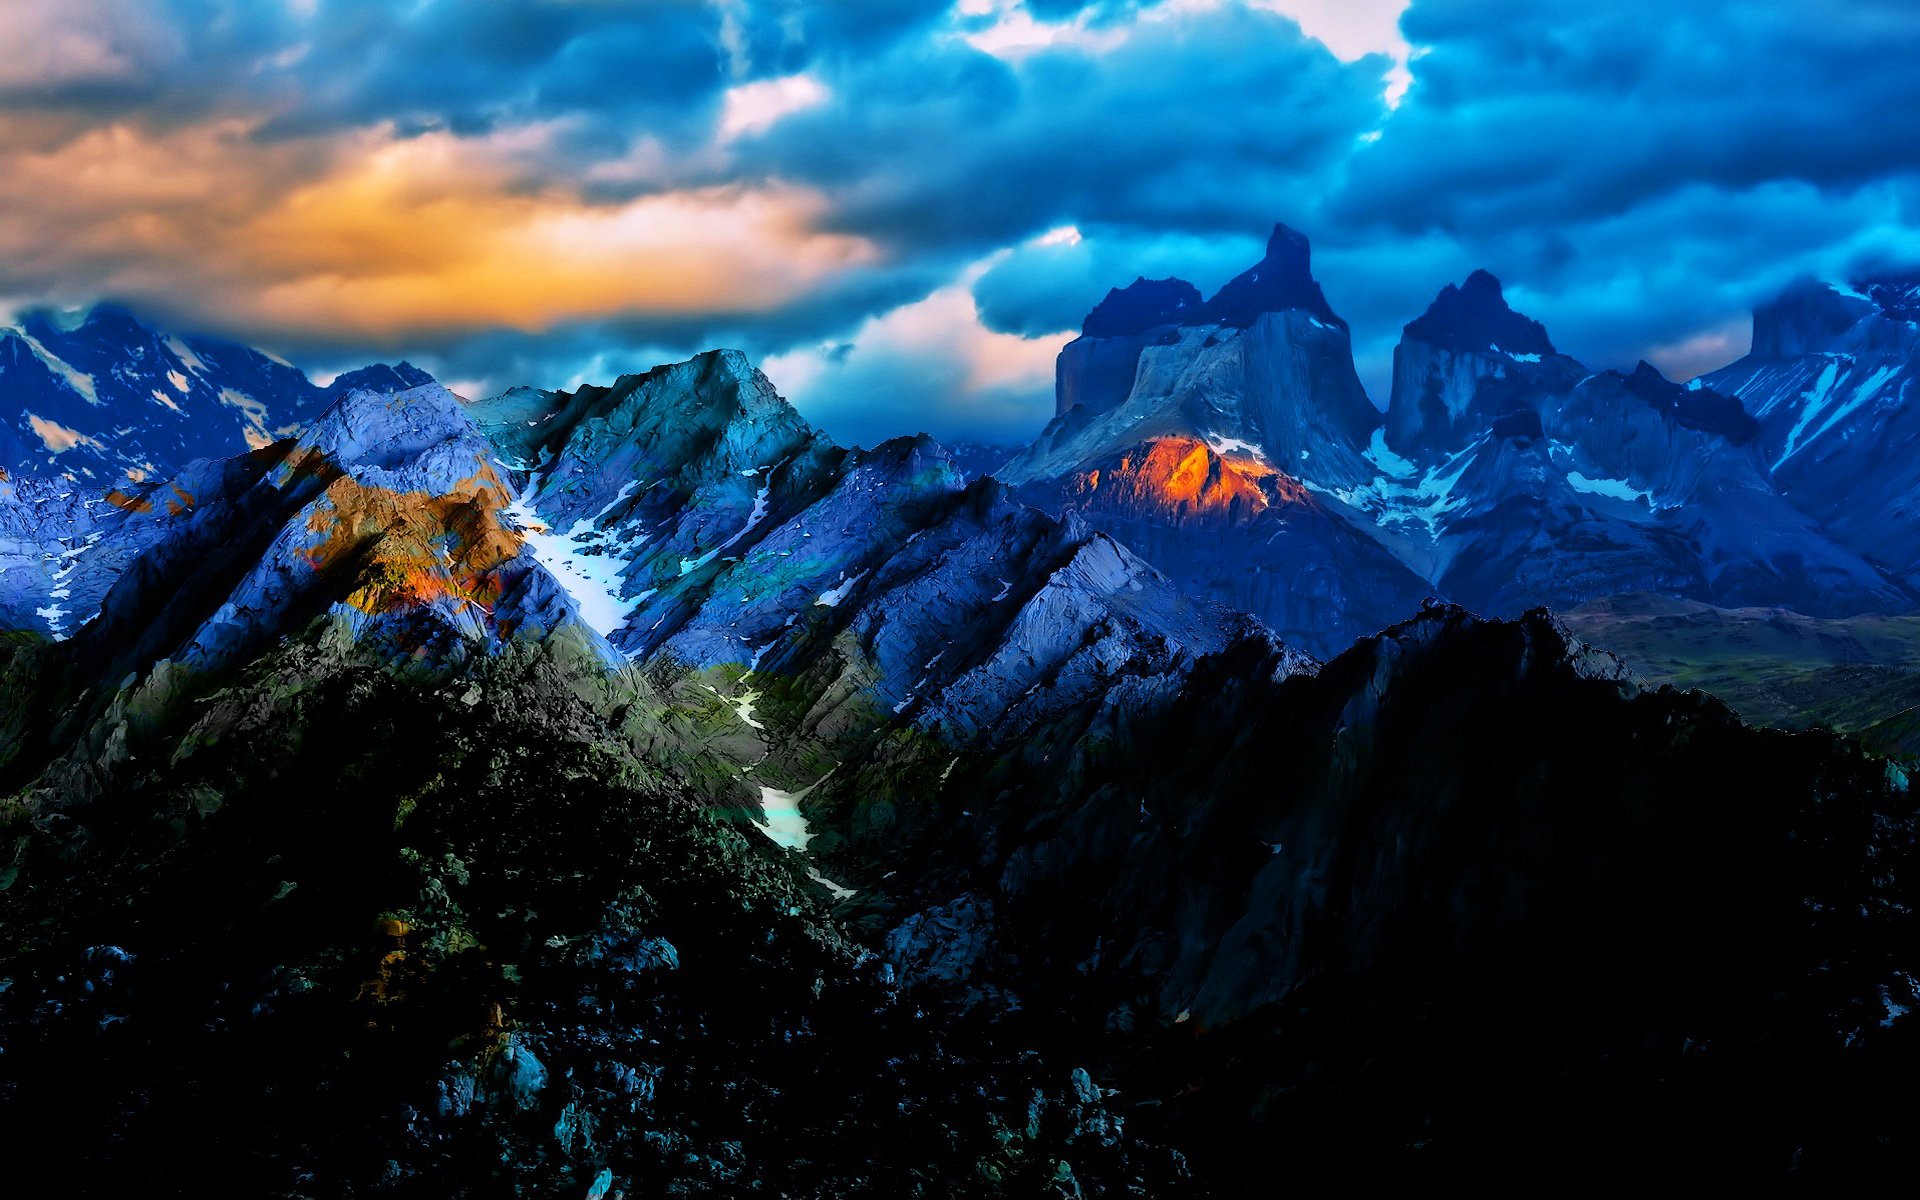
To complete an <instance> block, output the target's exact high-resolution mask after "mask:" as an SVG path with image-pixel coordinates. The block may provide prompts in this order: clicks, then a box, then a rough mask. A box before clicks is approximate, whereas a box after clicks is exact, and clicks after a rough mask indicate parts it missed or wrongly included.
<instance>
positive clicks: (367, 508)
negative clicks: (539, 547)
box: [307, 462, 522, 615]
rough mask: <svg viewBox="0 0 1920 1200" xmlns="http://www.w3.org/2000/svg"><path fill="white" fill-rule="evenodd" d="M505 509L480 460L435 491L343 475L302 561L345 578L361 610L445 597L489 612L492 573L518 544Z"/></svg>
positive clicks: (330, 488) (495, 593)
mask: <svg viewBox="0 0 1920 1200" xmlns="http://www.w3.org/2000/svg"><path fill="white" fill-rule="evenodd" d="M509 502H510V493H509V491H508V490H507V487H506V485H505V484H503V483H502V482H501V481H500V478H499V476H498V475H496V474H495V473H494V470H493V468H492V467H491V466H489V465H488V464H486V463H484V462H483V463H480V464H478V469H477V470H476V471H475V473H474V474H473V475H472V476H471V477H470V478H468V479H465V480H463V481H461V482H460V483H459V484H458V485H457V486H456V487H455V488H454V489H453V490H452V491H450V492H446V493H441V494H430V493H427V492H419V491H416V492H396V491H391V490H389V489H387V488H381V487H372V486H368V485H365V484H362V483H360V482H358V481H356V480H354V479H353V478H351V477H349V476H345V475H342V476H340V477H339V478H337V479H335V480H334V481H333V482H332V483H330V484H328V485H327V490H326V493H325V497H324V500H323V501H322V502H321V503H320V504H317V505H316V506H315V507H314V510H313V513H312V516H311V517H310V518H309V519H308V528H309V529H310V530H312V531H313V532H314V533H316V534H318V535H320V540H319V542H318V544H316V545H315V546H313V547H312V548H311V549H310V550H308V551H307V561H308V563H309V564H310V565H311V566H312V567H313V568H314V570H316V571H320V572H323V573H326V574H330V575H334V576H336V577H338V578H341V579H342V580H343V581H350V582H351V583H352V584H353V585H354V586H353V590H352V591H351V592H349V593H348V595H347V597H346V602H347V603H348V604H351V605H353V606H354V607H355V608H358V609H360V610H361V611H363V612H367V613H383V612H395V611H404V610H406V609H409V608H416V607H419V606H422V605H427V604H432V603H434V602H436V601H442V600H448V601H453V602H455V603H457V604H473V605H476V606H478V607H479V608H480V610H481V611H482V612H484V613H487V614H489V615H490V614H491V612H492V609H493V605H494V602H495V601H496V600H497V599H498V598H499V594H500V581H499V579H498V578H497V576H496V573H495V572H496V569H497V568H498V567H499V566H500V565H501V564H502V563H505V562H507V561H509V560H510V559H512V558H513V557H514V556H515V555H517V554H518V553H519V552H520V545H521V541H522V539H521V535H520V534H519V533H518V532H517V531H515V530H514V529H512V528H509V527H508V526H507V525H505V524H504V523H503V522H502V521H501V514H502V513H503V511H504V510H505V509H506V507H507V505H508V503H509Z"/></svg>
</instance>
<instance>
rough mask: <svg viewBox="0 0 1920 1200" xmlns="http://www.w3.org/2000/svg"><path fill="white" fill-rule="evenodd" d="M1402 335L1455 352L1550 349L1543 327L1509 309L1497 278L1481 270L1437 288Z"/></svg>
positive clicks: (1545, 352) (1510, 352) (1537, 351)
mask: <svg viewBox="0 0 1920 1200" xmlns="http://www.w3.org/2000/svg"><path fill="white" fill-rule="evenodd" d="M1404 336H1405V337H1406V338H1408V339H1412V340H1415V341H1421V342H1426V343H1428V344H1430V345H1435V346H1440V347H1443V348H1445V349H1448V350H1456V351H1487V352H1496V351H1497V352H1501V353H1505V354H1508V355H1523V354H1524V355H1533V354H1537V355H1548V354H1553V353H1556V351H1555V350H1554V348H1553V342H1552V340H1551V339H1549V338H1548V337H1547V330H1546V327H1545V326H1543V325H1541V324H1540V322H1538V321H1535V320H1533V319H1532V318H1530V317H1527V316H1524V315H1523V314H1521V313H1518V312H1515V311H1514V310H1513V308H1512V306H1511V305H1509V304H1508V303H1507V297H1506V293H1505V291H1504V289H1503V288H1502V287H1501V285H1500V280H1499V279H1498V278H1497V277H1495V276H1494V275H1493V274H1492V273H1491V272H1489V271H1486V270H1476V271H1474V272H1473V273H1472V274H1471V275H1468V276H1467V278H1466V280H1465V281H1464V282H1462V283H1460V284H1458V285H1455V284H1451V283H1449V284H1448V285H1446V286H1445V287H1444V288H1441V289H1440V294H1439V295H1438V296H1435V297H1434V300H1433V303H1432V304H1430V305H1428V306H1427V311H1426V312H1425V313H1423V314H1421V315H1420V316H1419V317H1417V318H1416V319H1414V320H1413V321H1410V322H1408V323H1407V326H1406V329H1405V331H1404Z"/></svg>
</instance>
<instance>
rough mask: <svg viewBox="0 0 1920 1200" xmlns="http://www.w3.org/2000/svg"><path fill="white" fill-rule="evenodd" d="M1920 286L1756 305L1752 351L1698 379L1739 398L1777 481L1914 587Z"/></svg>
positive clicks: (1800, 289) (1852, 289)
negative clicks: (1754, 423) (1755, 427)
mask: <svg viewBox="0 0 1920 1200" xmlns="http://www.w3.org/2000/svg"><path fill="white" fill-rule="evenodd" d="M1917 358H1920V284H1916V283H1915V282H1914V281H1912V280H1909V279H1888V280H1878V281H1865V282H1862V283H1861V284H1860V285H1858V286H1841V285H1830V284H1820V283H1812V282H1808V283H1802V284H1798V285H1795V286H1794V287H1791V288H1788V289H1787V290H1786V291H1785V292H1784V293H1782V294H1781V295H1780V296H1779V297H1777V298H1776V299H1774V300H1773V301H1771V302H1769V303H1767V304H1765V305H1762V306H1761V307H1759V308H1757V309H1756V310H1755V311H1754V316H1753V350H1752V353H1750V354H1749V355H1748V356H1747V357H1745V358H1743V359H1741V360H1740V361H1739V362H1737V363H1734V364H1733V365H1731V366H1728V367H1725V368H1723V369H1721V370H1719V371H1715V372H1713V373H1711V374H1709V375H1706V376H1704V377H1702V379H1701V380H1700V381H1699V382H1700V383H1701V385H1703V386H1705V387H1707V388H1711V389H1713V390H1715V391H1719V392H1724V393H1726V394H1728V395H1731V396H1736V397H1738V398H1739V399H1740V401H1741V403H1742V404H1743V405H1744V407H1745V408H1746V410H1747V411H1748V412H1750V413H1752V414H1753V415H1754V416H1755V417H1756V418H1757V419H1758V421H1759V423H1760V435H1759V439H1758V441H1759V446H1760V453H1761V456H1762V457H1763V458H1764V459H1765V460H1766V463H1767V466H1768V469H1769V472H1770V474H1771V476H1772V478H1773V480H1774V481H1775V482H1776V484H1777V485H1778V486H1779V488H1780V490H1781V491H1782V492H1783V493H1784V494H1785V495H1786V496H1787V497H1788V498H1789V499H1790V500H1792V501H1793V502H1794V503H1795V504H1796V505H1797V506H1799V507H1800V508H1801V509H1802V510H1803V511H1805V512H1806V513H1807V514H1808V515H1810V516H1811V517H1813V518H1814V519H1815V520H1817V521H1819V522H1820V524H1821V525H1823V526H1824V527H1826V528H1827V529H1829V530H1831V531H1832V533H1833V534H1834V536H1835V537H1837V538H1839V539H1840V540H1841V541H1843V542H1844V543H1845V544H1846V545H1847V546H1848V547H1850V548H1851V549H1853V550H1854V551H1856V552H1858V553H1860V554H1862V555H1864V556H1865V557H1866V558H1868V559H1870V560H1872V561H1873V562H1874V563H1876V564H1878V565H1879V566H1881V567H1883V568H1885V569H1886V570H1888V571H1889V572H1891V573H1892V574H1893V575H1895V576H1896V577H1898V578H1899V579H1901V580H1903V581H1904V582H1905V583H1907V584H1908V585H1909V586H1912V585H1915V584H1920V535H1916V534H1915V533H1914V532H1913V530H1914V528H1915V522H1914V520H1913V518H1914V515H1915V514H1916V512H1920V499H1916V496H1917V495H1920V466H1917V465H1916V455H1915V453H1914V451H1915V449H1916V447H1917V446H1920V417H1916V415H1915V413H1916V406H1915V405H1914V403H1913V400H1914V398H1915V393H1914V387H1915V383H1914V381H1915V378H1916V376H1920V369H1916V366H1915V362H1916V359H1917Z"/></svg>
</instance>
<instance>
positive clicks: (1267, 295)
mask: <svg viewBox="0 0 1920 1200" xmlns="http://www.w3.org/2000/svg"><path fill="white" fill-rule="evenodd" d="M1288 309H1299V310H1301V311H1303V312H1306V313H1309V314H1311V315H1312V316H1314V317H1316V318H1318V319H1320V320H1322V321H1325V322H1327V323H1329V324H1332V325H1337V326H1338V327H1340V328H1341V329H1345V328H1346V322H1345V321H1342V320H1341V319H1340V318H1339V317H1338V316H1337V315H1335V313H1334V311H1333V309H1332V307H1331V306H1329V305H1328V304H1327V298H1326V296H1325V295H1324V294H1323V293H1322V292H1321V290H1320V285H1319V284H1318V283H1316V282H1314V278H1313V248H1312V245H1311V243H1309V242H1308V241H1307V238H1306V235H1305V234H1302V233H1301V232H1299V231H1298V230H1296V229H1293V228H1291V227H1290V226H1287V225H1284V224H1276V225H1275V226H1274V227H1273V234H1272V236H1270V237H1269V238H1268V239H1267V253H1266V257H1265V258H1262V259H1261V260H1260V261H1259V262H1257V263H1255V264H1254V265H1253V266H1252V267H1250V268H1248V269H1247V270H1246V271H1244V272H1242V273H1241V274H1239V275H1236V276H1235V277H1234V278H1232V279H1230V280H1228V281H1227V284H1226V286H1225V287H1222V288H1221V289H1220V290H1219V291H1218V292H1217V293H1215V294H1214V297H1213V299H1211V300H1209V301H1207V303H1206V307H1205V308H1204V309H1203V310H1202V313H1201V319H1202V320H1203V321H1207V322H1212V323H1215V324H1220V325H1231V326H1236V327H1240V328H1244V327H1246V326H1248V325H1251V324H1253V322H1254V321H1255V320H1257V319H1258V318H1259V317H1260V316H1261V315H1262V314H1264V313H1274V312H1285V311H1287V310H1288Z"/></svg>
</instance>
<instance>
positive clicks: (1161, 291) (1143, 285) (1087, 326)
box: [1080, 275, 1203, 338]
mask: <svg viewBox="0 0 1920 1200" xmlns="http://www.w3.org/2000/svg"><path fill="white" fill-rule="evenodd" d="M1202 303H1203V301H1202V299H1201V295H1200V289H1199V288H1197V287H1194V286H1193V285H1192V284H1191V283H1188V282H1187V281H1186V280H1184V279H1172V278H1169V279H1148V278H1147V277H1146V276H1144V275H1142V276H1140V277H1138V278H1136V279H1135V280H1134V281H1133V282H1132V283H1130V284H1128V285H1127V286H1126V287H1123V288H1113V289H1112V290H1110V291H1109V292H1108V293H1107V295H1106V298H1105V299H1103V300H1101V301H1100V303H1099V304H1096V305H1095V306H1094V308H1093V311H1092V312H1090V313H1088V314H1087V319H1086V320H1085V321H1083V322H1082V323H1081V325H1080V332H1081V333H1083V334H1085V335H1086V336H1087V337H1091V338H1106V337H1125V336H1127V335H1128V334H1136V333H1144V332H1146V331H1147V330H1149V329H1154V328H1157V327H1159V326H1161V325H1179V324H1184V323H1185V322H1186V321H1188V320H1189V319H1190V318H1192V317H1194V316H1196V315H1197V314H1198V313H1199V312H1200V309H1201V306H1202Z"/></svg>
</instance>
